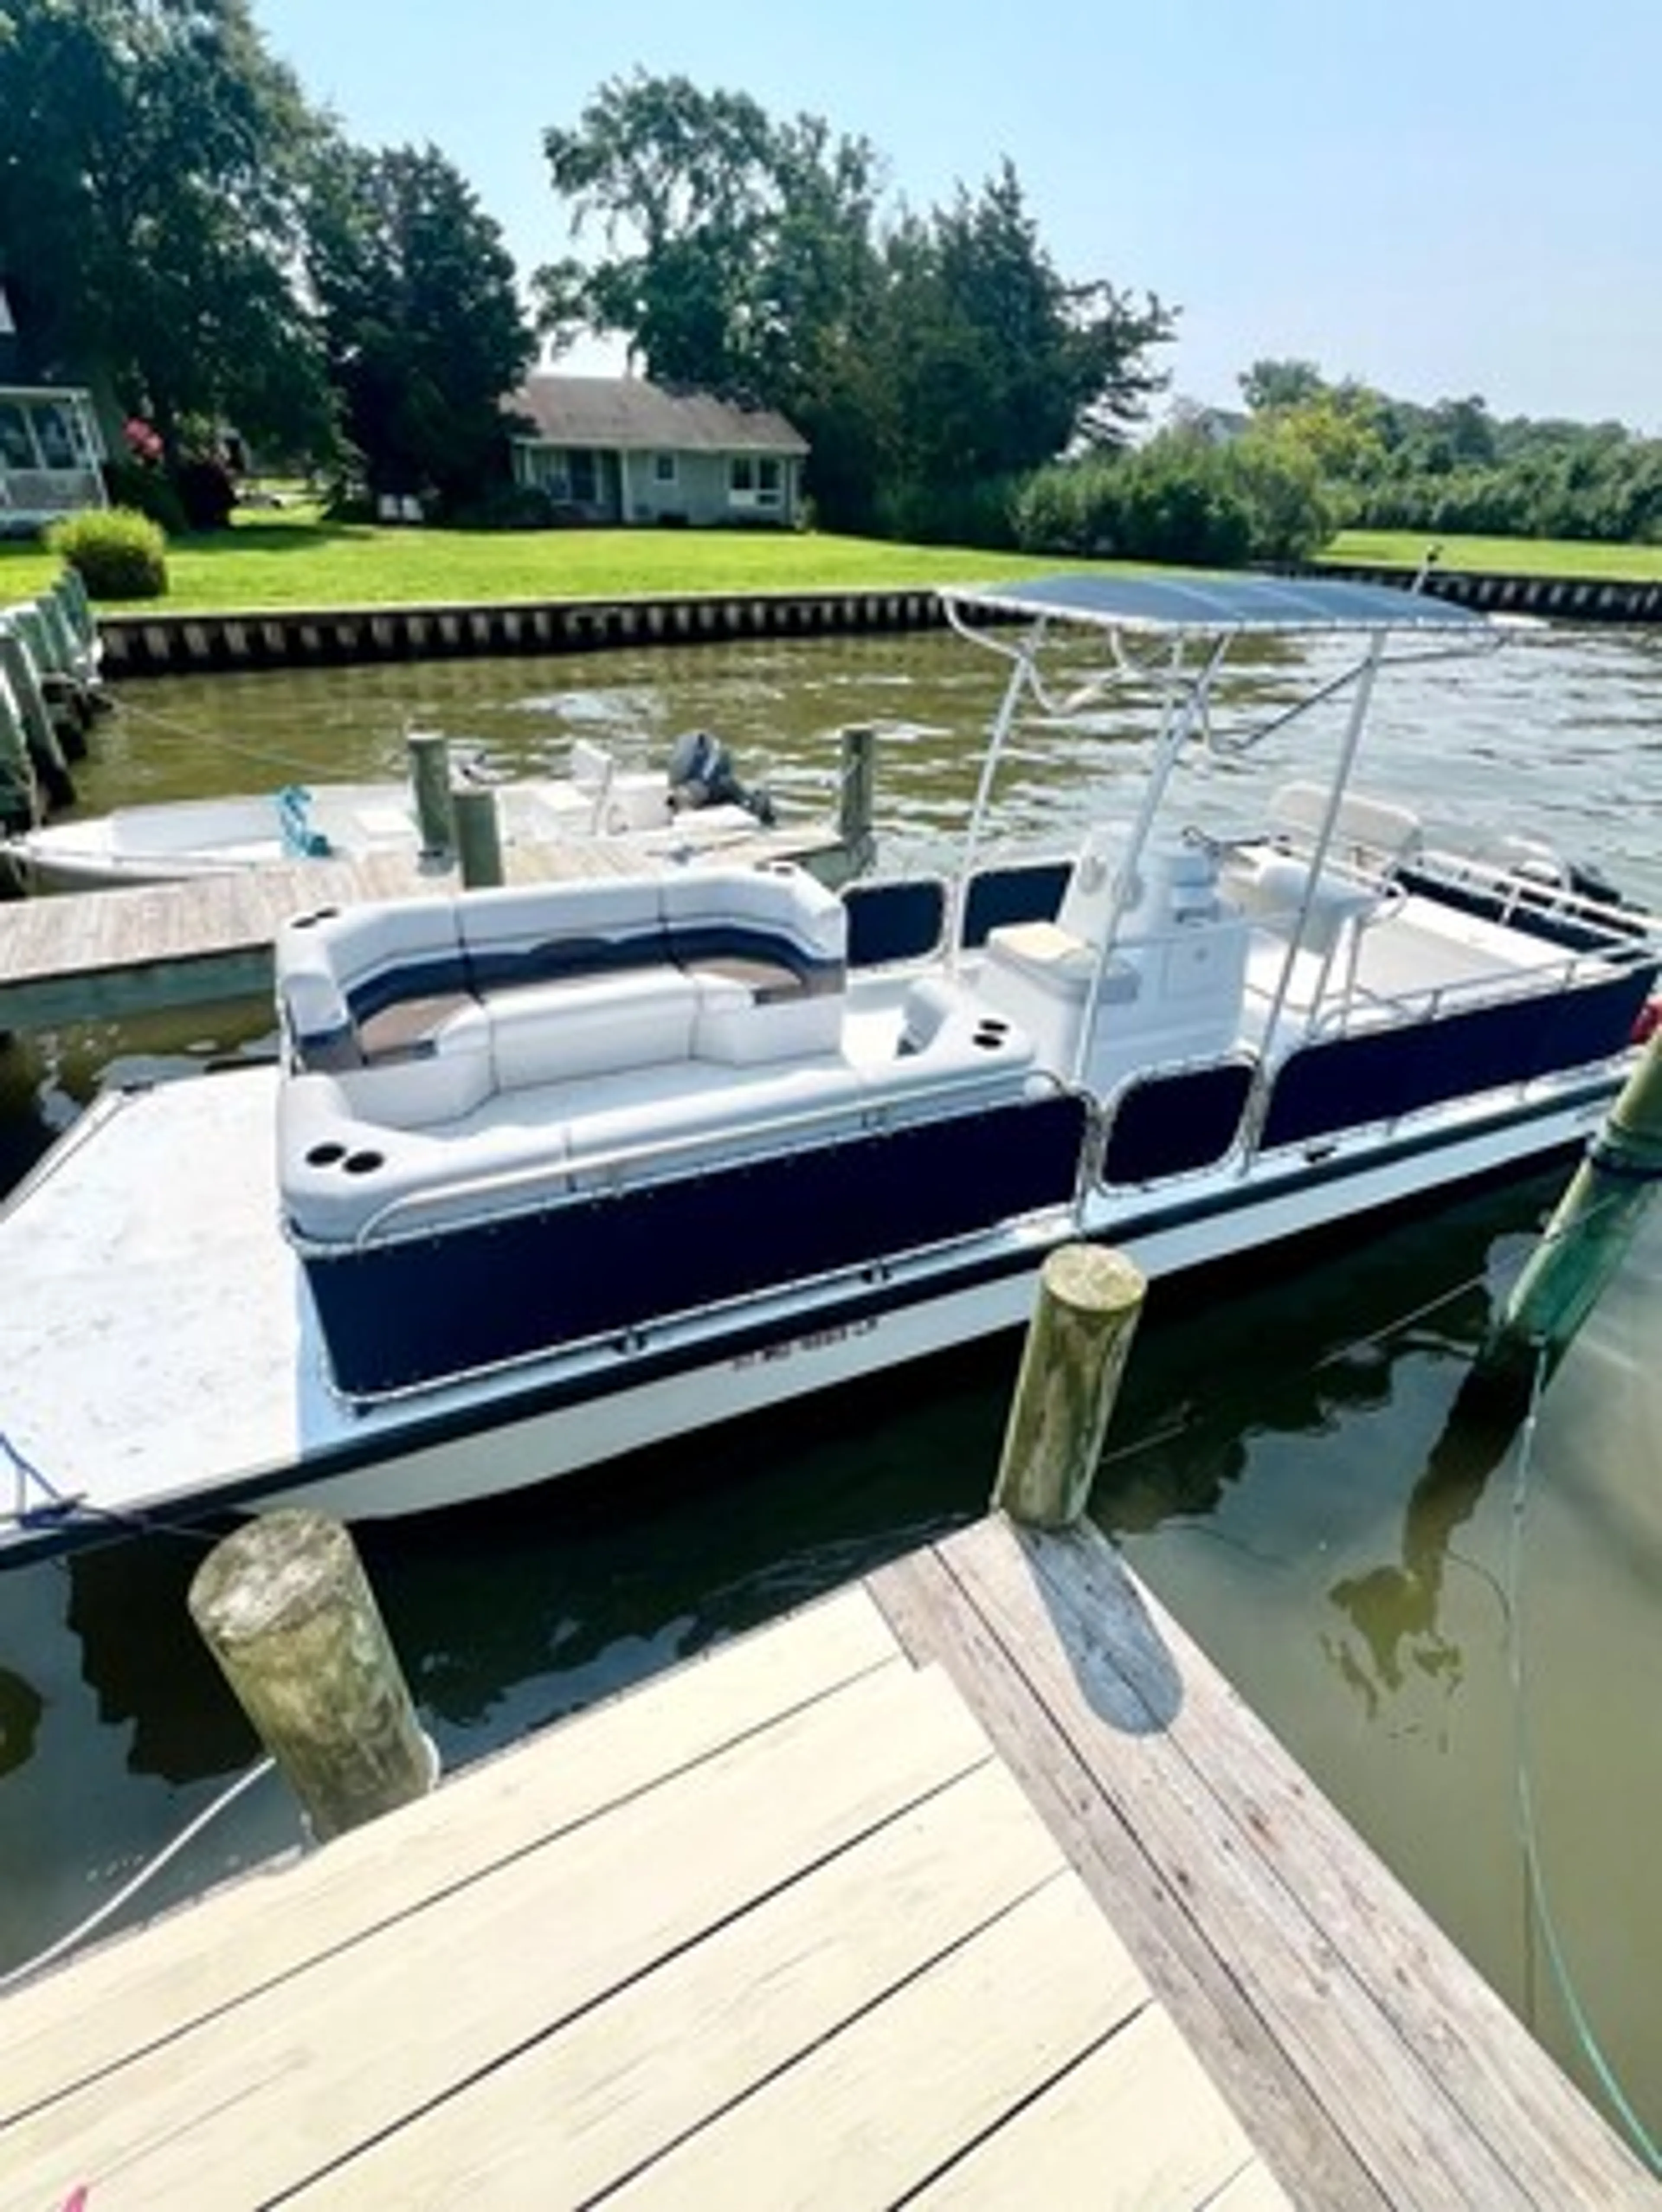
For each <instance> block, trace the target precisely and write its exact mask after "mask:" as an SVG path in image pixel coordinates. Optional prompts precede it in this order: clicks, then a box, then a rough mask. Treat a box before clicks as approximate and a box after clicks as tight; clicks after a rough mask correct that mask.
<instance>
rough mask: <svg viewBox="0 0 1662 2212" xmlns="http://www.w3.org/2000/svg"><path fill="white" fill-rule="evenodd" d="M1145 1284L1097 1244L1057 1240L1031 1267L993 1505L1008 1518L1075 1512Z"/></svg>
mask: <svg viewBox="0 0 1662 2212" xmlns="http://www.w3.org/2000/svg"><path fill="white" fill-rule="evenodd" d="M1147 1288H1148V1285H1147V1284H1146V1282H1145V1281H1144V1279H1143V1275H1142V1272H1141V1269H1140V1268H1139V1267H1134V1266H1133V1264H1132V1263H1131V1261H1129V1260H1128V1259H1126V1258H1125V1257H1124V1256H1123V1255H1122V1254H1120V1253H1118V1252H1111V1251H1109V1250H1108V1249H1106V1248H1105V1247H1104V1246H1102V1245H1099V1244H1064V1245H1062V1247H1061V1248H1060V1249H1058V1250H1056V1251H1055V1252H1052V1253H1051V1254H1050V1257H1049V1258H1048V1259H1047V1260H1046V1261H1045V1262H1044V1267H1043V1269H1042V1270H1041V1272H1040V1274H1039V1284H1038V1303H1037V1304H1036V1305H1035V1306H1034V1308H1033V1316H1032V1321H1031V1322H1029V1324H1028V1328H1027V1341H1026V1347H1025V1349H1024V1350H1023V1352H1022V1355H1021V1373H1020V1377H1019V1378H1018V1380H1017V1383H1016V1392H1015V1398H1014V1402H1013V1403H1012V1405H1011V1407H1010V1419H1009V1424H1008V1427H1007V1428H1006V1430H1005V1432H1004V1455H1003V1458H1002V1460H1001V1462H1000V1464H999V1470H998V1480H997V1481H996V1483H995V1485H994V1487H993V1504H994V1506H995V1508H996V1509H997V1510H1000V1511H1001V1512H1004V1513H1008V1515H1009V1516H1010V1518H1011V1519H1012V1520H1013V1521H1020V1522H1026V1524H1027V1525H1028V1526H1029V1527H1032V1528H1071V1527H1072V1526H1073V1524H1074V1523H1075V1522H1076V1521H1078V1520H1080V1519H1081V1518H1082V1517H1083V1515H1084V1512H1085V1507H1086V1502H1087V1499H1088V1498H1089V1497H1090V1494H1091V1482H1092V1478H1093V1475H1094V1474H1095V1473H1096V1466H1097V1460H1098V1458H1099V1455H1100V1454H1101V1450H1102V1440H1103V1437H1105V1434H1106V1433H1107V1429H1108V1422H1109V1418H1110V1416H1111V1413H1113V1410H1114V1400H1115V1398H1116V1396H1117V1395H1118V1391H1119V1383H1120V1376H1122V1375H1123V1372H1124V1370H1125V1361H1126V1356H1127V1354H1128V1353H1129V1351H1130V1349H1131V1338H1132V1335H1133V1334H1134V1333H1135V1328H1136V1324H1137V1316H1138V1315H1139V1314H1140V1313H1141V1311H1142V1301H1143V1297H1144V1294H1145V1292H1146V1291H1147Z"/></svg>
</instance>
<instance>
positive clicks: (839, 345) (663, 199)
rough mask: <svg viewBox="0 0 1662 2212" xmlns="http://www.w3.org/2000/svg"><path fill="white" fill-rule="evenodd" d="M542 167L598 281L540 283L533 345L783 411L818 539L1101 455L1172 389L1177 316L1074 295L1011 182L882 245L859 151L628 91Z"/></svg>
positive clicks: (576, 277)
mask: <svg viewBox="0 0 1662 2212" xmlns="http://www.w3.org/2000/svg"><path fill="white" fill-rule="evenodd" d="M545 149H546V152H547V155H548V160H549V165H550V171H551V178H552V181H553V185H554V188H555V191H556V192H557V193H558V194H559V195H560V196H561V197H563V199H564V200H565V202H566V203H567V206H568V211H569V221H570V225H571V229H572V234H573V236H574V239H575V240H581V239H582V237H583V235H584V234H585V232H586V231H589V230H590V229H594V230H597V231H598V240H597V245H598V250H597V251H596V252H594V254H593V255H592V257H591V258H588V259H587V260H586V261H585V260H581V259H578V258H567V259H566V260H564V261H562V262H560V263H558V264H554V265H553V266H551V267H550V268H548V269H546V270H543V271H541V272H540V276H539V281H540V284H541V290H542V306H543V313H544V317H545V325H546V326H548V327H550V328H551V329H554V330H556V331H558V332H560V333H561V334H569V333H570V332H571V331H574V330H576V329H578V328H581V327H584V326H587V327H589V328H591V329H595V330H603V331H612V332H616V333H620V334H621V335H622V336H624V337H625V338H626V339H627V341H628V342H629V344H630V349H631V351H632V352H633V354H634V356H636V359H637V360H638V361H639V362H640V363H641V365H642V368H644V369H645V371H646V372H647V374H649V375H651V376H653V377H654V378H656V379H659V380H667V381H670V382H673V383H685V384H691V385H697V386H703V387H705V388H708V389H710V390H713V391H715V392H723V393H726V394H728V395H729V396H744V397H750V398H755V399H758V400H759V401H762V402H764V403H765V404H769V405H771V406H776V407H778V408H781V409H782V410H783V411H784V412H785V413H787V414H788V415H789V416H791V417H792V419H793V420H794V422H796V423H797V424H798V426H799V428H801V430H802V431H803V432H804V434H805V435H807V438H808V441H809V443H810V445H811V447H812V449H813V457H812V459H811V461H810V463H809V471H808V478H809V486H810V489H811V490H812V491H813V494H814V495H815V497H816V499H817V500H818V501H819V506H820V510H821V513H822V514H824V515H825V518H826V519H827V520H831V521H834V522H837V523H838V524H840V525H843V526H857V525H863V524H867V523H869V522H870V521H872V520H874V517H875V516H876V515H877V514H878V513H879V512H880V509H881V510H882V511H883V512H885V513H886V514H887V515H888V517H889V518H890V520H892V521H894V520H898V518H899V517H900V515H901V513H902V510H904V511H906V512H908V513H916V512H918V511H919V510H920V508H922V507H927V506H928V504H929V503H930V502H931V501H939V500H940V499H941V497H942V496H943V495H946V494H947V492H949V491H950V492H951V493H953V495H958V494H960V493H961V492H962V491H963V489H964V488H965V486H966V485H973V484H975V483H979V482H983V481H984V482H986V483H995V482H996V481H999V480H1001V478H1003V477H1006V476H1008V474H1010V473H1011V472H1014V471H1020V470H1021V469H1024V468H1026V467H1031V466H1032V465H1034V464H1035V463H1037V462H1038V461H1042V460H1044V459H1049V458H1050V456H1051V455H1052V454H1054V453H1057V452H1058V451H1060V450H1061V449H1062V447H1065V446H1066V445H1068V443H1069V442H1070V441H1073V440H1075V439H1078V438H1084V439H1086V440H1096V439H1107V440H1112V439H1113V438H1114V437H1116V436H1117V435H1121V434H1123V430H1124V428H1125V427H1126V425H1127V424H1128V423H1129V422H1131V421H1133V420H1135V418H1136V417H1137V416H1138V415H1139V413H1140V412H1141V408H1142V406H1143V404H1144V402H1145V401H1146V398H1147V397H1148V394H1149V393H1150V392H1153V391H1154V390H1155V389H1157V388H1158V387H1159V386H1160V384H1161V383H1162V382H1163V381H1164V380H1163V378H1162V377H1161V376H1160V375H1159V374H1157V373H1156V372H1155V371H1154V368H1152V367H1151V365H1150V360H1149V350H1150V349H1151V348H1152V347H1154V346H1155V345H1157V344H1159V343H1162V342H1164V341H1165V340H1166V338H1168V337H1170V336H1171V335H1172V316H1171V313H1169V311H1168V310H1166V308H1164V307H1161V306H1160V302H1159V301H1157V300H1154V299H1153V298H1152V297H1151V298H1149V299H1148V300H1147V301H1144V302H1143V303H1142V304H1141V306H1137V305H1135V304H1133V303H1132V302H1131V301H1129V299H1127V298H1125V297H1123V295H1120V294H1118V293H1117V292H1116V291H1115V290H1114V289H1113V288H1112V287H1111V286H1110V285H1107V284H1105V283H1091V284H1087V285H1081V286H1070V285H1068V284H1067V283H1064V282H1063V281H1062V278H1061V276H1059V275H1058V274H1057V272H1056V269H1055V268H1054V266H1053V264H1051V262H1050V258H1049V256H1048V254H1047V253H1046V252H1045V251H1044V246H1043V244H1042V242H1041V240H1040V239H1039V237H1038V229H1037V227H1036V225H1035V224H1034V222H1033V221H1032V217H1031V216H1030V215H1029V213H1028V211H1027V210H1026V205H1025V204H1024V201H1023V197H1022V192H1021V187H1020V180H1019V179H1018V178H1017V176H1016V174H1015V172H1014V169H1013V168H1012V167H1010V165H1009V164H1008V162H1007V163H1005V164H1004V165H1003V167H1001V169H1000V171H999V173H998V174H997V175H996V176H995V178H994V179H992V180H991V181H990V182H989V183H988V184H987V185H985V186H983V189H982V190H981V191H980V192H979V193H977V194H971V193H968V192H965V191H960V192H959V195H958V197H957V200H956V202H955V204H953V207H952V208H950V209H948V210H945V211H935V212H934V213H932V214H930V215H928V216H916V215H906V214H903V215H902V216H899V217H898V219H896V220H895V221H894V222H892V223H890V224H889V225H887V226H886V227H885V226H884V225H882V224H881V223H880V215H879V192H880V181H881V179H880V166H879V162H878V159H877V156H876V155H875V154H874V151H873V149H872V148H871V146H870V145H869V144H868V143H867V142H866V141H865V140H864V139H861V138H849V137H839V136H837V135H836V134H834V133H833V132H832V131H831V128H830V126H829V125H827V124H826V123H825V121H824V120H823V119H821V118H818V117H813V116H807V115H800V116H797V117H795V118H793V119H792V120H790V121H788V122H785V123H779V122H776V121H775V120H774V119H773V118H770V116H768V115H767V114H766V112H764V110H763V109H762V108H761V107H760V106H758V104H757V103H756V102H755V101H754V100H752V99H750V98H748V97H747V96H746V95H745V94H734V93H726V92H716V93H705V92H702V91H700V90H699V89H698V88H697V87H695V86H694V85H692V84H691V82H688V80H687V79H685V77H670V78H657V77H650V76H646V75H644V74H643V73H641V72H638V71H637V72H636V75H635V76H633V77H630V78H628V79H614V80H612V82H609V83H607V84H606V85H605V86H603V87H602V88H601V89H600V92H599V93H598V94H596V95H595V97H594V99H593V100H591V101H590V102H589V104H588V106H587V107H586V108H585V109H584V111H583V112H582V114H581V118H580V119H579V121H578V123H577V125H575V128H573V129H570V130H551V131H548V132H547V134H546V136H545Z"/></svg>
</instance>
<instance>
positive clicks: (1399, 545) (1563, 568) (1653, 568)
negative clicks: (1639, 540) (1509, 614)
mask: <svg viewBox="0 0 1662 2212" xmlns="http://www.w3.org/2000/svg"><path fill="white" fill-rule="evenodd" d="M1433 544H1434V545H1436V546H1437V547H1438V548H1439V549H1440V550H1439V553H1438V566H1439V567H1440V568H1482V569H1488V570H1495V571H1500V572H1502V573H1504V574H1507V575H1513V576H1565V577H1570V578H1582V577H1585V578H1587V579H1589V580H1594V581H1598V582H1614V581H1618V580H1622V581H1632V582H1634V583H1641V584H1648V583H1650V582H1652V581H1653V580H1654V579H1656V578H1658V577H1662V545H1590V544H1585V543H1583V542H1582V541H1581V540H1580V539H1574V538H1455V537H1449V538H1436V537H1434V536H1433V535H1432V534H1431V533H1430V532H1427V531H1423V530H1342V531H1341V532H1339V535H1338V536H1337V537H1336V538H1335V539H1334V540H1333V542H1332V544H1330V545H1329V546H1328V547H1326V548H1325V550H1324V552H1323V554H1322V556H1321V557H1322V559H1324V560H1326V561H1355V562H1365V563H1367V565H1369V566H1371V567H1378V568H1418V567H1419V565H1420V563H1421V562H1422V561H1423V560H1424V559H1425V556H1426V550H1427V548H1428V546H1429V545H1433Z"/></svg>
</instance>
